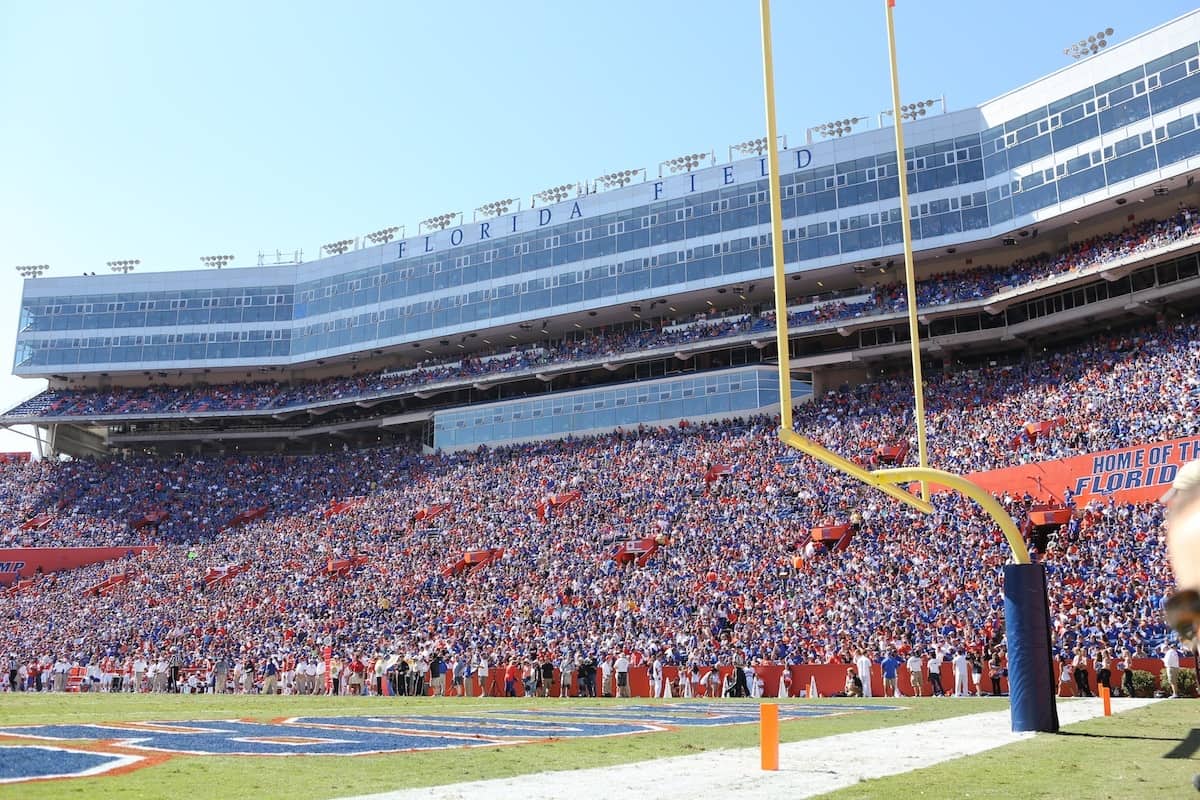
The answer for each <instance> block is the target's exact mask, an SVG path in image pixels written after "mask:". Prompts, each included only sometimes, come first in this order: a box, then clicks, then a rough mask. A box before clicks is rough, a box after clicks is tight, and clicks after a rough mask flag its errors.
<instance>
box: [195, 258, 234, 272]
mask: <svg viewBox="0 0 1200 800" xmlns="http://www.w3.org/2000/svg"><path fill="white" fill-rule="evenodd" d="M230 261H233V256H200V263H201V264H203V265H204V266H206V267H215V268H217V269H220V268H221V267H224V266H226V265H227V264H229V262H230Z"/></svg>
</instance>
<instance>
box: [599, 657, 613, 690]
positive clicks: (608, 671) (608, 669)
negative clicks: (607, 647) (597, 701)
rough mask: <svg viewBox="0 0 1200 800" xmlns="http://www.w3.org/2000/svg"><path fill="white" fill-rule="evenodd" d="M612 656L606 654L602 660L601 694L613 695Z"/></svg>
mask: <svg viewBox="0 0 1200 800" xmlns="http://www.w3.org/2000/svg"><path fill="white" fill-rule="evenodd" d="M612 673H613V661H612V656H605V657H604V660H603V661H601V662H600V696H601V697H612V696H613V695H612Z"/></svg>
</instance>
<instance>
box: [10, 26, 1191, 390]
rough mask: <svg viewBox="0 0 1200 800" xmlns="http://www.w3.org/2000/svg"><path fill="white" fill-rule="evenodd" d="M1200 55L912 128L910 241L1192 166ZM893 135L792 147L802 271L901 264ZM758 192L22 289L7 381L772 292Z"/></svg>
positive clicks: (1119, 68)
mask: <svg viewBox="0 0 1200 800" xmlns="http://www.w3.org/2000/svg"><path fill="white" fill-rule="evenodd" d="M1198 41H1200V12H1193V13H1191V14H1188V15H1185V16H1183V17H1181V18H1179V19H1177V20H1174V21H1172V22H1170V23H1167V24H1165V25H1163V26H1160V27H1159V28H1156V29H1154V30H1152V31H1149V32H1147V33H1144V34H1142V35H1139V36H1136V37H1134V38H1132V39H1130V40H1128V41H1126V42H1123V43H1121V44H1119V45H1116V46H1114V47H1112V48H1110V49H1108V50H1106V51H1104V52H1102V53H1100V54H1099V55H1096V56H1094V57H1091V58H1088V59H1085V60H1082V61H1080V62H1078V63H1075V64H1072V65H1070V66H1067V67H1064V68H1063V69H1061V70H1059V71H1057V72H1055V73H1053V74H1051V75H1049V76H1046V77H1044V78H1041V79H1039V80H1037V81H1035V82H1033V83H1030V84H1028V85H1026V86H1023V87H1021V88H1018V89H1015V90H1013V91H1011V92H1009V93H1007V94H1005V95H1003V96H1001V97H999V98H996V99H995V100H992V101H990V102H987V103H984V104H983V105H981V106H979V107H977V108H972V109H967V110H963V111H958V112H954V113H949V114H944V115H935V116H931V117H926V118H923V119H920V120H917V121H915V122H912V123H909V124H908V126H907V127H908V130H907V131H906V137H907V141H908V142H909V145H910V147H909V154H908V159H907V161H908V168H909V179H910V184H911V185H910V191H911V192H912V193H913V194H912V195H911V199H912V205H913V210H914V215H915V219H914V222H913V234H914V237H915V239H916V247H917V249H918V250H919V251H931V250H933V249H935V248H945V247H953V246H956V245H963V244H967V243H972V242H986V241H989V240H993V239H995V238H996V237H1001V236H1004V235H1006V234H1009V233H1011V232H1012V231H1014V230H1017V229H1020V228H1024V227H1028V226H1035V225H1037V224H1039V223H1040V222H1044V221H1047V220H1052V219H1054V218H1057V217H1064V216H1066V215H1071V217H1070V218H1072V219H1074V218H1077V217H1079V216H1083V215H1085V214H1086V213H1088V212H1086V211H1084V210H1083V209H1085V207H1089V206H1094V205H1095V204H1097V203H1102V202H1104V201H1106V200H1108V199H1110V198H1113V197H1116V196H1118V195H1121V194H1123V193H1127V192H1130V191H1132V190H1134V189H1137V188H1139V187H1147V188H1150V187H1157V186H1162V187H1164V188H1166V187H1168V186H1169V185H1170V182H1171V181H1172V180H1173V179H1175V178H1177V177H1180V176H1183V175H1184V174H1185V173H1187V172H1188V171H1190V170H1194V169H1197V168H1200V48H1198V46H1197V42H1198ZM891 135H892V134H891V131H890V130H888V129H886V128H884V129H879V130H871V131H866V132H864V133H861V134H857V135H850V136H846V137H843V138H840V139H836V140H830V141H821V142H815V143H813V144H811V145H808V146H804V147H799V148H792V149H790V150H788V151H787V152H786V153H784V156H783V159H782V163H783V173H784V174H783V177H782V190H783V195H784V196H783V217H784V220H783V222H784V236H785V240H786V241H785V242H784V257H785V261H786V263H787V265H788V270H789V271H792V272H795V271H806V270H812V269H818V268H822V267H828V266H833V265H838V264H845V263H850V262H859V261H867V260H870V259H876V258H889V257H894V256H896V255H897V254H898V253H899V252H900V222H899V208H898V206H897V201H896V198H897V196H898V189H899V186H898V182H897V177H896V164H895V156H894V153H893V152H892V151H891V145H892V139H891ZM1176 185H1178V184H1176ZM766 199H767V198H766V179H765V158H748V159H741V160H737V161H733V162H731V163H729V164H724V165H718V166H714V167H711V168H705V169H698V170H696V171H694V172H690V173H686V174H677V175H668V176H667V177H665V178H661V179H655V178H653V177H651V178H650V179H648V180H647V181H645V182H644V183H638V184H634V185H630V186H626V187H624V188H620V189H614V190H611V191H603V192H595V193H591V194H585V195H583V196H580V197H577V198H568V199H566V200H565V201H563V202H559V203H556V204H553V205H547V206H544V207H538V208H532V209H527V210H524V211H521V212H518V213H514V214H506V215H504V216H500V217H496V218H493V219H487V220H481V221H477V222H473V223H471V224H463V225H460V226H457V227H451V228H449V229H446V230H442V231H436V232H431V233H429V234H428V235H422V236H419V237H415V238H407V239H404V240H402V241H396V242H390V243H388V244H385V245H380V246H372V247H365V248H362V249H359V250H354V251H352V252H349V253H346V254H344V255H340V256H334V257H331V258H326V259H322V260H318V261H313V262H310V263H305V264H300V265H295V266H288V267H270V268H260V269H224V270H207V271H186V272H172V273H137V272H135V273H133V274H129V275H101V276H94V277H43V278H38V279H31V280H27V281H26V282H25V286H24V292H23V299H22V305H21V312H20V319H19V332H18V335H17V344H16V353H15V360H14V372H15V373H16V374H18V375H25V376H51V375H54V374H65V373H70V372H73V373H76V374H81V373H83V374H92V373H101V372H111V373H114V374H118V373H120V372H122V371H142V370H168V369H170V370H177V369H178V370H182V369H188V370H199V369H209V368H212V369H233V368H256V367H271V366H276V367H285V368H286V367H294V366H303V365H306V364H312V363H315V362H316V361H317V360H319V359H325V358H337V357H340V356H349V355H351V354H357V353H365V352H370V351H372V350H376V349H383V348H394V347H399V346H401V345H403V346H405V347H408V348H410V351H412V352H422V350H420V349H417V350H412V348H425V347H429V346H430V344H431V343H436V342H441V341H443V340H445V341H447V342H452V341H458V337H462V336H465V335H468V334H470V333H473V332H476V331H481V330H488V329H506V330H507V329H512V330H514V331H515V330H516V326H517V325H519V324H521V323H526V324H528V323H534V322H537V321H540V320H544V319H547V318H549V317H564V318H567V319H569V320H576V319H577V320H579V322H580V323H581V324H587V323H588V319H589V318H588V317H587V315H586V312H588V311H592V310H595V309H599V308H609V307H611V308H619V307H621V306H624V305H628V304H634V303H642V302H646V301H648V300H651V299H652V298H663V297H673V296H676V295H679V294H683V293H697V292H705V291H707V290H711V289H715V288H716V287H719V286H726V285H729V284H730V283H734V282H745V283H749V282H752V281H756V280H762V281H765V280H767V279H768V278H769V276H770V269H771V263H770V248H769V246H768V245H769V224H768V204H767V202H766ZM1110 207H1111V206H1110ZM435 346H436V345H435ZM449 346H452V345H449Z"/></svg>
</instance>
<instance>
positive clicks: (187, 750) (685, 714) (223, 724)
mask: <svg viewBox="0 0 1200 800" xmlns="http://www.w3.org/2000/svg"><path fill="white" fill-rule="evenodd" d="M901 708H902V707H899V706H884V705H878V706H876V705H853V706H843V705H791V704H784V705H781V706H780V719H781V720H783V721H790V720H800V719H810V718H814V717H825V716H833V715H839V714H849V713H861V712H870V711H896V710H900V709H901ZM757 720H758V704H757V703H739V702H724V703H714V702H709V703H674V704H661V705H650V704H646V705H635V706H613V707H603V706H563V707H545V708H535V709H493V710H484V711H479V712H475V713H467V714H454V713H438V714H435V713H429V714H373V715H369V716H344V717H343V716H337V717H288V718H284V719H279V720H273V721H269V722H260V721H254V720H182V721H166V722H120V723H96V724H63V725H20V726H13V727H0V783H9V782H17V781H29V780H50V779H62V778H70V777H84V776H90V775H103V774H119V773H122V772H126V771H128V770H130V769H137V768H140V767H144V766H151V765H153V764H157V763H161V762H162V761H163V760H165V759H167V758H170V757H172V756H177V755H192V756H207V755H215V756H362V755H380V754H386V753H407V752H420V751H430V750H446V749H455V748H469V747H496V746H502V745H503V746H507V745H517V744H530V743H534V742H547V741H555V740H561V739H573V738H597V737H608V736H629V735H634V734H642V733H656V732H661V731H672V730H681V729H686V728H695V727H711V726H717V725H743V724H751V723H755V722H757ZM30 740H34V741H36V742H37V744H32V743H30ZM50 743H53V744H50Z"/></svg>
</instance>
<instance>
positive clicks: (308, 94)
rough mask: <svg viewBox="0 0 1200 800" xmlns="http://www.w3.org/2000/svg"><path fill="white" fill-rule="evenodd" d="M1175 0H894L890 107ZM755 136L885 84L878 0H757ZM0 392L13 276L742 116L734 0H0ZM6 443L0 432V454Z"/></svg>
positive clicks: (444, 185)
mask: <svg viewBox="0 0 1200 800" xmlns="http://www.w3.org/2000/svg"><path fill="white" fill-rule="evenodd" d="M1192 7H1193V4H1192V3H1190V2H1185V1H1184V0H1156V2H1154V3H1129V2H1122V3H1112V2H1101V3H1096V2H1091V3H1083V2H1062V3H1047V2H1044V0H1042V2H1032V1H1031V0H1013V1H1012V2H1007V3H1000V4H983V3H961V2H957V3H952V2H948V1H945V2H944V1H943V0H899V2H898V5H897V9H896V12H897V13H896V19H897V22H896V24H897V35H898V37H899V42H900V44H899V50H900V67H901V85H902V92H903V95H904V97H903V98H902V99H903V100H904V101H909V100H916V99H923V98H926V97H937V96H941V95H945V96H946V98H947V103H948V105H949V107H950V108H951V109H958V108H964V107H968V106H973V105H976V104H978V103H980V102H982V101H984V100H987V99H989V98H991V97H994V96H996V95H998V94H1001V93H1003V92H1005V91H1007V90H1009V89H1012V88H1015V87H1017V86H1019V85H1021V84H1024V83H1026V82H1028V81H1031V80H1034V79H1036V78H1038V77H1040V76H1042V75H1044V74H1046V73H1048V72H1051V71H1053V70H1055V69H1057V68H1059V67H1061V66H1064V65H1065V64H1067V63H1068V61H1069V59H1067V57H1065V56H1064V55H1063V52H1062V50H1063V47H1064V46H1066V45H1067V44H1069V43H1070V42H1071V41H1073V40H1075V39H1077V38H1079V37H1080V36H1086V35H1087V34H1088V33H1092V32H1094V31H1095V30H1097V29H1100V28H1104V27H1108V26H1111V27H1113V28H1115V29H1116V35H1115V36H1114V41H1121V40H1123V39H1125V38H1128V37H1130V36H1132V35H1134V34H1136V33H1139V32H1141V31H1144V30H1146V29H1148V28H1151V27H1154V26H1156V25H1158V24H1160V23H1162V22H1166V21H1167V20H1169V19H1172V18H1174V17H1176V16H1178V15H1180V14H1182V13H1184V12H1186V11H1189V10H1191V9H1192ZM773 17H774V20H773V21H774V34H775V58H776V64H775V67H776V85H777V101H778V108H779V130H780V132H781V133H786V134H788V135H789V138H790V139H791V140H792V141H801V140H802V139H803V136H804V131H805V129H806V128H808V127H811V126H814V125H817V124H819V123H822V122H825V121H828V120H831V119H834V118H839V117H843V116H851V115H854V114H863V113H866V114H869V115H871V116H872V117H873V116H874V115H875V114H876V113H877V112H878V111H879V110H880V109H882V108H885V107H886V106H888V105H889V104H890V89H889V86H888V82H887V81H888V78H887V54H886V38H885V29H884V17H883V2H882V0H878V2H874V1H873V2H859V0H851V2H845V3H827V4H812V3H801V2H798V0H789V1H786V2H785V1H784V0H775V2H774V4H773ZM0 100H2V101H3V108H2V111H0V153H2V154H3V157H2V158H3V160H2V161H0V164H2V167H0V254H2V257H0V364H3V367H2V368H0V410H4V409H7V408H8V407H10V406H11V405H13V404H15V403H17V402H19V401H20V400H22V399H24V397H26V396H28V395H30V394H32V393H34V392H35V391H36V389H37V388H38V384H37V383H35V382H32V381H24V380H21V379H17V378H13V377H11V375H9V371H10V369H11V363H12V353H13V334H14V332H15V328H16V319H17V308H18V299H19V295H20V281H19V278H18V276H17V275H16V273H15V271H14V270H13V266H15V265H18V264H42V263H45V264H49V265H50V266H51V270H52V274H59V275H71V274H80V273H82V272H84V271H96V272H100V271H104V270H106V269H107V268H106V267H105V262H107V261H110V260H114V259H124V258H139V259H141V261H142V265H141V267H140V268H139V269H142V270H147V269H172V268H174V269H180V268H189V269H191V268H197V267H199V266H200V262H199V257H200V256H203V255H209V254H214V253H232V254H234V255H236V256H237V258H236V260H235V262H234V264H235V266H236V265H241V266H253V265H254V264H255V263H256V261H257V258H256V255H257V253H258V251H259V250H270V251H273V250H274V249H276V248H280V249H285V250H294V249H298V248H302V249H303V250H304V252H305V254H306V257H307V258H312V257H315V255H316V253H317V250H318V248H319V247H320V245H321V244H323V243H325V242H329V241H333V240H337V239H342V238H350V237H353V236H357V235H361V234H363V233H366V232H369V231H372V230H376V229H379V228H383V227H386V226H389V225H399V224H404V225H406V226H407V228H408V232H409V234H410V235H411V234H414V233H415V231H416V225H417V222H418V221H419V220H421V219H424V218H426V217H429V216H433V215H435V214H439V213H442V212H446V211H458V210H462V211H465V212H466V213H467V215H468V218H469V217H470V213H471V210H472V209H473V208H475V207H477V206H480V205H482V204H484V203H486V202H489V201H491V200H497V199H501V198H506V197H523V198H524V202H525V203H526V204H527V203H528V199H529V196H530V195H531V194H532V193H534V192H536V191H539V190H541V189H544V188H547V187H550V186H555V185H558V184H562V183H573V182H575V181H581V180H586V179H590V178H594V177H596V176H598V175H601V174H604V173H607V172H610V171H613V170H618V169H626V168H636V167H647V168H649V169H651V170H652V171H653V170H654V169H655V168H656V166H657V164H658V163H659V162H660V161H663V160H665V159H668V158H672V157H674V156H677V155H682V154H684V153H691V152H699V151H707V150H716V152H717V153H718V156H719V158H721V159H724V157H725V156H724V154H725V152H726V147H727V146H728V145H729V144H732V143H735V142H740V141H743V140H746V139H750V138H754V137H757V136H761V135H762V134H763V131H764V130H765V124H764V121H763V111H762V73H761V61H760V55H759V18H758V3H757V2H753V1H752V0H724V2H715V1H710V0H693V1H691V2H686V3H684V2H646V0H641V2H631V1H630V0H606V2H533V1H532V0H512V1H511V2H507V3H496V2H451V1H450V0H444V1H443V2H440V3H410V2H395V1H393V2H366V1H365V0H364V1H361V2H354V0H348V2H344V3H338V4H333V3H318V2H254V3H245V2H241V3H226V2H209V3H205V4H194V5H191V6H188V7H185V6H184V5H183V4H178V3H162V2H105V3H94V2H83V1H82V0H76V1H75V2H51V3H21V2H17V0H0ZM26 441H27V440H22V439H14V438H12V436H11V435H10V434H3V433H0V450H6V449H19V448H24V447H25V442H26Z"/></svg>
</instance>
